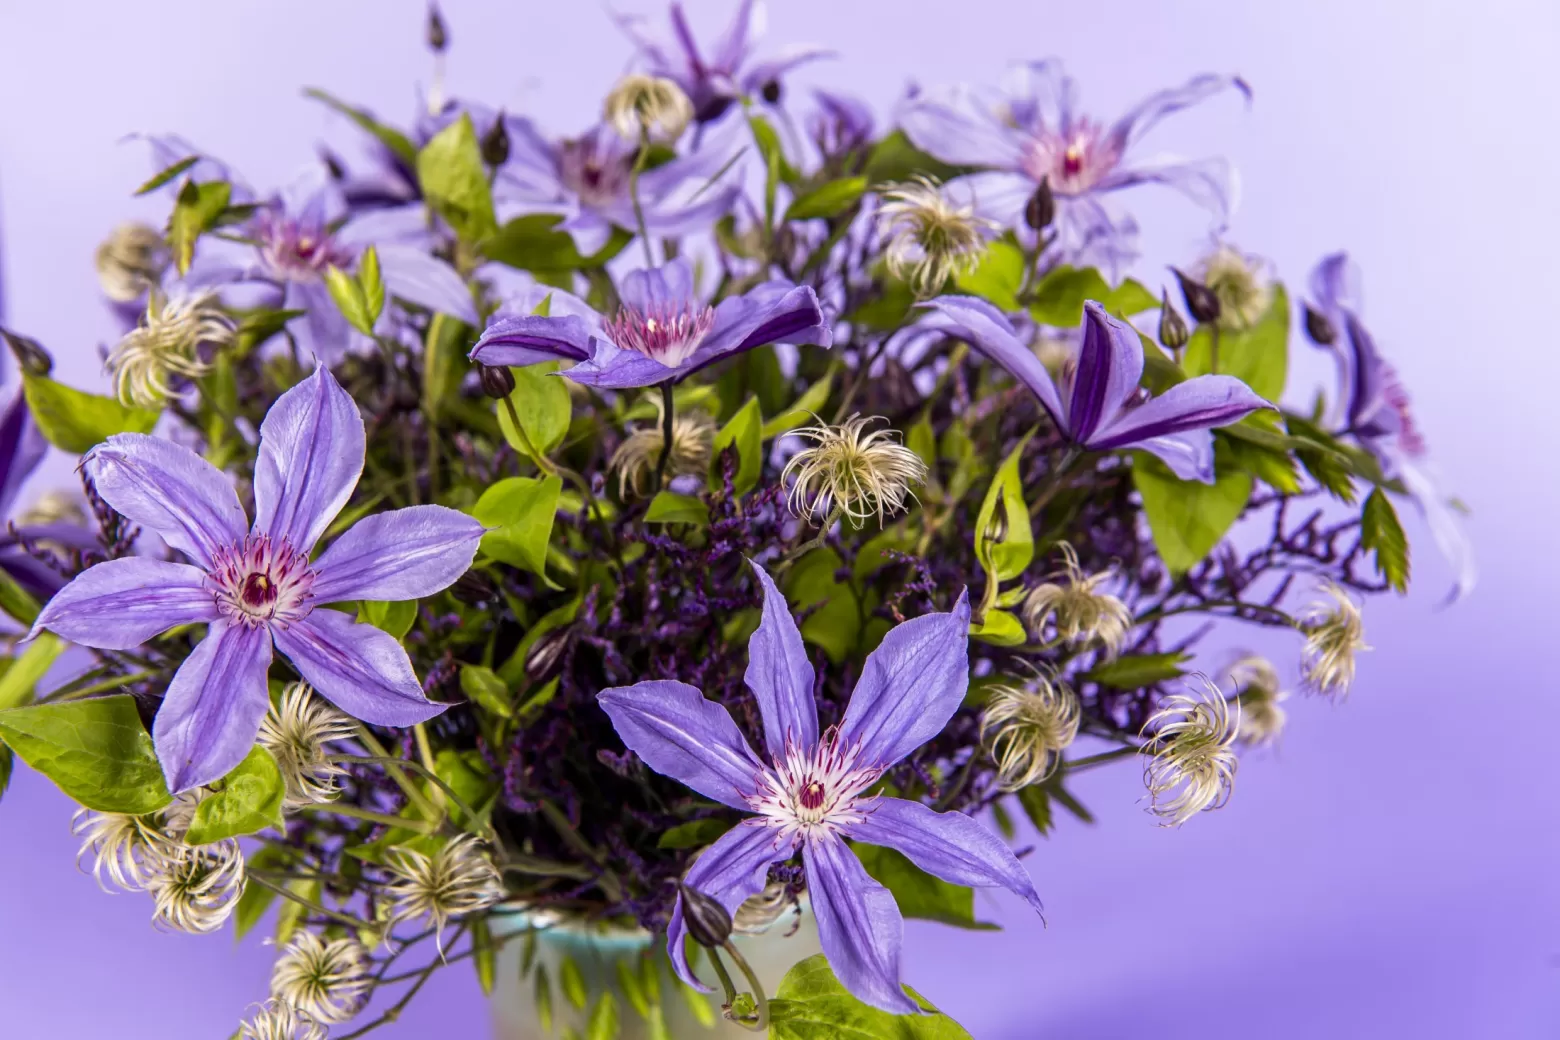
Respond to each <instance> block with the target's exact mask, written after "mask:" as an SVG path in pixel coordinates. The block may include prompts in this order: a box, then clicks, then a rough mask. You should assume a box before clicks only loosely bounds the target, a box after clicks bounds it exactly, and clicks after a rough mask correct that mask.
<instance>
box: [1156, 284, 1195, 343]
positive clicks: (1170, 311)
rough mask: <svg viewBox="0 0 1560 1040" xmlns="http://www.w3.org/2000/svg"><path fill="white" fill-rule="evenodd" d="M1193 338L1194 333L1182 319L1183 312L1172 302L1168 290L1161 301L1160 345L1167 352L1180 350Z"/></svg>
mask: <svg viewBox="0 0 1560 1040" xmlns="http://www.w3.org/2000/svg"><path fill="white" fill-rule="evenodd" d="M1191 338H1192V333H1191V330H1190V329H1188V328H1187V327H1186V319H1185V318H1183V317H1181V312H1180V311H1178V310H1176V309H1175V304H1173V303H1171V302H1170V290H1168V289H1166V290H1165V293H1164V297H1163V298H1162V299H1161V300H1160V301H1159V342H1160V344H1161V345H1163V346H1164V347H1165V349H1167V350H1180V349H1181V348H1182V347H1184V346H1186V341H1187V340H1189V339H1191Z"/></svg>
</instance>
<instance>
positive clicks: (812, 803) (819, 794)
mask: <svg viewBox="0 0 1560 1040" xmlns="http://www.w3.org/2000/svg"><path fill="white" fill-rule="evenodd" d="M798 801H800V802H801V803H802V808H803V809H817V808H819V807H820V806H822V805H823V785H822V784H821V783H819V782H818V781H816V780H809V781H807V783H806V784H804V785H803V786H802V793H801V795H800V797H799V798H798Z"/></svg>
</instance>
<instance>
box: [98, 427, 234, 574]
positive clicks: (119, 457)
mask: <svg viewBox="0 0 1560 1040" xmlns="http://www.w3.org/2000/svg"><path fill="white" fill-rule="evenodd" d="M82 465H83V466H85V467H86V472H87V476H89V477H91V478H92V483H93V486H94V487H96V488H97V493H98V494H99V495H102V496H103V500H104V501H105V502H107V503H108V504H109V505H111V506H113V507H114V509H115V510H117V511H118V512H119V513H121V514H123V515H124V516H125V517H126V518H128V519H130V520H132V521H134V522H135V523H138V524H140V525H141V526H142V527H144V528H147V529H148V530H151V531H156V532H157V533H158V534H160V535H162V538H163V541H165V542H167V543H168V544H169V545H171V546H173V548H175V549H177V550H179V551H180V552H181V553H183V554H184V555H186V556H188V557H189V558H190V559H192V560H194V561H195V562H196V563H199V564H202V565H206V566H209V565H210V563H211V555H212V553H213V552H215V551H216V550H217V549H220V548H224V547H226V546H229V545H236V544H238V543H239V542H242V541H243V540H244V534H245V530H244V529H245V528H246V527H247V526H248V524H247V518H246V517H245V516H244V507H243V506H241V505H239V504H238V492H237V491H235V490H234V489H233V482H232V481H231V480H229V479H228V478H227V476H226V475H225V474H223V473H222V471H221V470H219V469H217V468H216V467H215V466H213V465H212V464H211V463H209V462H207V461H206V460H205V459H203V458H201V457H200V456H199V455H197V454H195V453H194V452H193V451H191V450H190V449H188V448H186V447H184V446H183V445H182V444H175V443H173V442H172V441H167V440H163V439H162V438H160V437H149V436H147V435H146V434H144V433H116V434H114V436H112V437H110V438H108V440H106V441H104V442H103V443H102V444H99V445H98V446H97V447H95V448H93V449H92V450H91V451H90V452H88V453H87V457H86V458H85V459H84V460H83V461H82Z"/></svg>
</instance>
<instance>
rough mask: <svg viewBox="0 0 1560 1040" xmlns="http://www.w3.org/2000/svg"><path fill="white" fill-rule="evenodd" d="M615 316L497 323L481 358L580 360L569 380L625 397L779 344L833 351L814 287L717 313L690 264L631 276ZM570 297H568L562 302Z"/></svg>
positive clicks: (727, 302) (728, 302) (788, 289)
mask: <svg viewBox="0 0 1560 1040" xmlns="http://www.w3.org/2000/svg"><path fill="white" fill-rule="evenodd" d="M619 295H620V296H621V297H622V300H623V305H622V308H621V309H620V310H619V311H618V312H617V314H616V315H614V316H613V317H611V318H606V317H603V316H602V315H600V314H597V313H596V312H595V311H593V310H591V309H590V308H589V307H586V306H584V305H583V304H580V303H579V301H578V300H577V299H576V298H574V297H568V298H567V299H566V300H564V302H565V304H566V306H567V309H568V310H569V311H570V313H567V314H560V315H558V316H556V317H552V316H549V317H545V318H544V317H539V316H535V315H511V316H508V317H497V318H495V319H494V320H493V321H491V322H489V324H488V327H487V329H486V330H485V331H484V332H483V333H482V337H481V338H480V339H478V340H477V345H476V347H474V348H473V349H472V351H471V360H473V361H480V362H481V363H482V364H484V365H534V364H536V363H537V362H539V361H557V360H559V359H562V360H565V361H573V362H575V365H574V367H573V368H571V369H569V370H567V371H566V372H564V373H563V375H565V376H567V377H568V378H570V379H572V380H573V381H574V382H576V383H580V384H582V385H584V386H595V387H602V388H605V389H610V390H621V389H626V388H629V387H639V386H658V385H660V384H662V383H667V382H674V383H675V382H681V381H682V380H683V379H686V378H687V377H688V376H690V375H692V374H693V373H695V372H697V371H698V370H699V369H701V368H704V367H705V366H707V365H712V364H714V363H715V362H717V361H719V360H721V359H722V358H725V357H729V356H731V355H732V354H739V353H741V352H742V351H744V350H752V349H753V348H754V347H761V346H764V345H765V344H769V343H790V344H797V345H800V344H813V345H815V346H821V347H827V346H829V345H830V344H831V343H832V342H833V334H832V332H831V330H830V328H829V325H828V324H827V323H826V322H825V321H824V318H823V311H822V310H821V309H820V308H819V306H818V297H817V296H816V295H814V293H813V291H812V289H811V288H809V287H808V286H805V285H801V286H793V285H787V284H785V283H783V282H768V283H766V284H764V285H760V286H757V287H756V288H753V289H750V290H748V291H747V292H746V293H744V294H742V295H741V296H732V297H728V298H727V299H724V300H722V301H721V302H720V303H718V304H715V305H714V306H711V305H709V304H706V303H704V302H703V301H702V299H701V298H700V297H699V296H698V295H697V294H696V293H695V291H694V287H693V269H692V268H691V267H690V266H689V265H688V262H687V261H686V260H683V259H681V258H679V259H676V260H673V261H672V262H671V263H669V264H666V265H665V266H662V267H654V268H650V269H649V270H641V271H633V272H630V273H629V274H628V275H627V276H626V277H625V278H624V279H623V284H622V286H621V288H620V291H619ZM560 299H563V298H560Z"/></svg>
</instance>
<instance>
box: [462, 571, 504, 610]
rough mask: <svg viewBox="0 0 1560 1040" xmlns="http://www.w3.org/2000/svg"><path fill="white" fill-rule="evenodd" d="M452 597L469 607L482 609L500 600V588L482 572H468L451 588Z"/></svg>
mask: <svg viewBox="0 0 1560 1040" xmlns="http://www.w3.org/2000/svg"><path fill="white" fill-rule="evenodd" d="M450 595H452V596H454V597H455V598H456V599H458V600H460V601H461V602H462V603H465V604H467V605H468V606H473V607H480V606H482V605H483V604H485V603H491V602H493V600H495V599H497V598H498V586H497V585H494V584H493V579H492V578H489V577H488V576H487V575H486V574H483V573H482V572H481V571H467V572H466V573H465V574H462V575H461V576H460V577H458V578H456V579H455V584H453V585H451V586H450Z"/></svg>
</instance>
